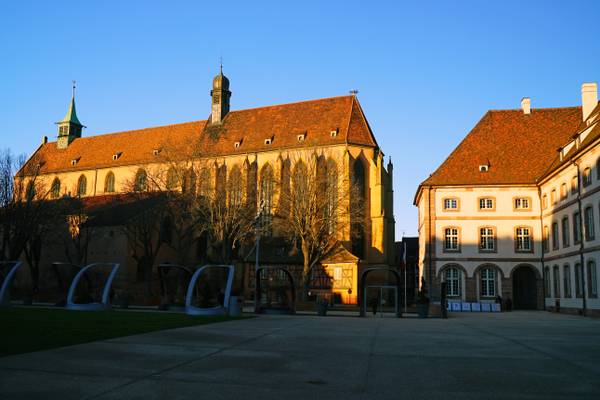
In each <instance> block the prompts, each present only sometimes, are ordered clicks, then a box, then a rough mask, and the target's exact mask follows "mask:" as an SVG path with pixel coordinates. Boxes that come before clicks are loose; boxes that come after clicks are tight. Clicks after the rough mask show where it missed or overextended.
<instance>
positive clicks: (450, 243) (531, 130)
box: [415, 84, 600, 313]
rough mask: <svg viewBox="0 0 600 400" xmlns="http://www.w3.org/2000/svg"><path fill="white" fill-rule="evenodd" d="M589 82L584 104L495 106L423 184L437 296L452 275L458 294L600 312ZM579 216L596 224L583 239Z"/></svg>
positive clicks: (425, 273) (426, 269) (424, 272)
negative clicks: (577, 225)
mask: <svg viewBox="0 0 600 400" xmlns="http://www.w3.org/2000/svg"><path fill="white" fill-rule="evenodd" d="M589 86H590V85H589V84H586V85H584V87H583V88H582V98H583V107H581V108H564V109H542V110H536V109H533V110H532V109H531V102H530V100H529V99H524V101H523V102H522V108H521V110H506V111H491V112H489V113H488V114H486V116H485V117H484V118H483V119H482V121H480V123H479V124H478V125H477V126H476V127H475V128H474V129H473V131H472V132H471V133H470V134H469V136H467V138H466V139H465V141H463V143H461V144H460V145H459V147H458V148H457V149H456V150H455V151H454V152H453V153H452V155H451V156H450V157H449V158H448V159H447V160H446V162H445V163H444V164H442V166H441V167H440V168H438V170H437V171H436V172H435V173H434V174H432V176H431V177H430V178H428V179H427V180H426V181H424V182H423V183H422V184H421V185H420V186H419V189H418V191H417V194H416V196H415V205H416V206H417V207H418V210H419V220H418V221H419V238H420V250H419V265H420V273H421V276H422V278H424V282H425V283H426V287H427V288H428V289H429V290H430V291H431V295H432V298H433V300H434V302H436V301H437V302H439V299H440V290H439V288H440V283H441V282H442V281H446V282H447V286H448V299H449V300H457V301H467V302H494V301H496V296H501V297H502V299H503V300H504V306H505V307H506V306H507V304H506V301H507V300H510V304H508V305H509V306H510V305H512V307H514V308H521V309H522V308H525V309H529V308H536V309H542V308H555V307H556V306H559V307H560V308H561V309H562V310H567V311H570V312H580V313H582V312H587V313H598V312H599V311H600V302H599V301H598V294H597V292H598V289H597V287H598V283H599V280H598V273H597V271H596V263H597V262H600V259H599V257H600V254H598V251H600V246H599V244H600V235H598V233H597V232H598V229H600V223H599V222H600V218H599V215H600V197H598V196H600V195H598V194H597V193H598V192H600V158H599V156H600V148H599V147H598V145H599V143H600V123H599V119H600V118H599V116H598V114H600V106H598V101H597V96H596V97H594V96H590V95H589ZM584 89H585V90H584ZM574 116H578V117H579V119H578V120H575V119H574ZM550 132H552V135H553V136H552V137H548V136H546V137H544V136H543V135H544V134H546V135H549V134H550ZM494 135H495V136H494ZM533 138H536V139H537V138H540V140H545V141H543V142H539V141H538V142H537V143H536V142H535V141H534V140H533ZM572 138H573V139H572ZM557 140H560V151H559V154H556V150H555V148H556V147H553V146H552V145H551V143H549V142H552V141H557ZM465 157H469V158H468V159H467V158H465ZM511 161H512V162H511ZM467 164H468V165H467ZM465 166H466V168H469V169H466V170H465V172H464V173H462V176H461V174H457V169H460V168H463V167H465ZM524 168H525V169H528V170H527V171H526V172H525V173H523V172H522V171H523V169H524ZM584 181H585V182H586V183H585V184H584V183H583V182H584ZM586 210H588V211H586ZM586 212H587V214H586ZM577 213H579V214H577ZM578 215H579V216H582V218H584V219H585V217H586V216H587V218H588V223H586V224H583V225H585V226H582V227H581V228H579V236H580V237H581V239H580V240H577V241H576V240H575V238H574V237H573V236H574V235H575V232H574V231H573V229H574V224H575V222H574V221H575V219H576V218H578ZM563 221H565V222H563ZM586 232H587V233H586ZM590 232H591V234H590ZM575 265H577V268H578V271H577V273H576V272H575ZM581 265H584V266H585V267H584V268H581ZM555 270H556V272H555ZM555 278H557V279H558V280H559V282H558V283H556V284H555ZM577 279H579V280H580V282H579V283H577V287H578V288H579V289H578V290H579V293H576V290H575V285H576V282H577ZM584 290H585V293H583V291H584ZM565 291H566V293H565ZM584 303H585V304H584ZM438 304H439V303H438Z"/></svg>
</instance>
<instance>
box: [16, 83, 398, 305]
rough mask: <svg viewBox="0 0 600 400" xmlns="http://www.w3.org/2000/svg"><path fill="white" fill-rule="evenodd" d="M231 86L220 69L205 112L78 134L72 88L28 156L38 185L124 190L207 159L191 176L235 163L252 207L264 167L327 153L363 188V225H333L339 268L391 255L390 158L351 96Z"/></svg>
mask: <svg viewBox="0 0 600 400" xmlns="http://www.w3.org/2000/svg"><path fill="white" fill-rule="evenodd" d="M229 86H230V83H229V80H228V79H227V78H226V77H225V76H224V75H223V73H222V72H221V73H220V74H218V75H217V76H216V77H215V78H214V80H213V88H212V91H211V93H210V94H211V100H212V104H211V112H210V114H209V116H208V118H207V119H205V120H198V121H192V122H186V123H181V124H175V125H168V126H159V127H152V128H145V129H138V130H131V131H125V132H117V133H108V134H97V135H90V134H82V131H83V128H85V127H84V126H83V124H82V123H81V122H80V120H79V119H78V116H77V114H76V109H75V97H74V96H73V99H72V100H71V103H70V106H69V110H68V112H67V115H66V116H65V118H63V119H62V120H61V121H60V122H57V125H58V139H57V141H48V139H47V138H46V137H44V139H43V141H42V144H41V146H39V148H38V149H37V150H36V151H35V152H34V154H33V155H32V156H31V157H30V159H29V161H28V164H29V165H33V164H36V165H38V166H39V171H40V174H41V177H40V178H41V181H42V183H41V186H43V187H45V188H46V190H47V191H48V192H49V197H51V198H62V197H81V198H84V199H86V198H96V197H97V198H101V199H106V198H110V196H115V195H118V194H120V193H121V194H122V193H125V192H127V191H128V190H130V188H131V183H132V182H133V181H134V180H135V179H136V176H138V175H139V173H140V171H150V170H161V169H163V170H164V169H167V168H168V166H169V164H170V163H172V162H173V161H182V160H183V161H186V162H189V163H196V164H198V165H202V166H204V167H205V168H204V167H203V172H206V174H205V175H202V176H198V177H197V178H198V179H197V181H196V183H197V185H198V186H199V187H205V186H208V187H210V188H212V190H218V187H219V185H225V184H226V182H225V181H223V180H222V179H221V178H220V177H221V175H220V174H224V175H223V176H227V174H229V172H230V171H233V170H236V171H238V170H239V171H241V173H242V175H243V177H242V178H243V182H244V188H243V196H244V198H245V199H246V200H247V201H248V202H249V204H251V205H252V207H256V203H257V202H258V201H259V199H260V198H261V197H263V195H262V194H261V193H260V190H261V185H260V182H261V179H263V178H262V176H263V174H264V172H265V171H266V170H269V171H272V173H274V176H283V175H285V171H286V168H288V169H289V168H293V167H294V165H293V164H294V163H295V162H296V161H298V160H299V159H303V160H306V161H307V160H310V159H314V157H315V156H316V157H317V158H319V157H320V158H327V159H332V160H335V163H336V168H337V171H338V175H339V179H340V182H343V181H344V179H345V178H348V179H346V181H357V182H360V183H361V184H362V185H363V187H364V195H365V202H364V207H365V212H364V215H365V219H364V221H361V225H362V232H364V233H363V234H362V235H359V236H356V237H351V235H350V233H349V231H350V229H339V232H338V233H337V234H338V235H339V240H340V243H342V244H343V245H344V246H346V247H347V248H348V249H349V251H351V252H352V254H353V257H352V260H351V261H352V263H353V264H354V270H353V271H350V272H347V271H344V276H347V275H348V274H352V275H353V279H352V280H351V281H352V282H356V280H357V275H358V270H357V268H358V267H359V266H358V264H359V263H360V264H361V265H373V264H389V262H390V261H391V260H392V257H393V255H392V251H393V244H394V217H393V206H392V203H393V191H392V164H391V161H390V162H388V163H387V165H385V163H384V154H383V152H382V151H381V149H380V148H379V146H378V144H377V141H376V140H375V137H374V134H373V132H372V130H371V128H370V126H369V124H368V122H367V119H366V117H365V115H364V113H363V110H362V108H361V106H360V103H359V101H358V99H357V97H356V96H355V95H348V96H339V97H332V98H324V99H318V100H309V101H301V102H296V103H290V104H280V105H274V106H267V107H259V108H253V109H247V110H230V98H231V91H230V90H229V89H230V88H229ZM24 170H27V168H25V169H24ZM144 173H145V172H144ZM343 186H344V185H341V184H340V189H341V190H343V189H342V187H343ZM252 196H253V197H252ZM274 196H275V197H276V194H274ZM340 198H343V196H340ZM88 203H89V201H88ZM349 254H350V253H349ZM102 261H111V260H102ZM122 261H123V262H127V260H122ZM334 286H335V282H334ZM338 286H339V287H338V289H339V291H342V292H343V293H346V297H345V298H346V299H348V301H350V302H352V301H356V294H357V288H356V287H342V286H343V285H341V286H340V285H338ZM348 293H353V295H352V296H348Z"/></svg>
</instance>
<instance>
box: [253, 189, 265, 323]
mask: <svg viewBox="0 0 600 400" xmlns="http://www.w3.org/2000/svg"><path fill="white" fill-rule="evenodd" d="M263 207H264V201H263V200H261V201H260V205H259V206H258V210H257V213H256V218H255V219H254V231H255V235H256V236H255V238H256V243H255V245H254V247H255V249H254V250H255V255H256V257H255V260H254V279H255V282H254V312H255V313H258V312H259V307H260V276H259V271H258V268H259V265H258V264H259V252H260V220H261V218H262V213H263Z"/></svg>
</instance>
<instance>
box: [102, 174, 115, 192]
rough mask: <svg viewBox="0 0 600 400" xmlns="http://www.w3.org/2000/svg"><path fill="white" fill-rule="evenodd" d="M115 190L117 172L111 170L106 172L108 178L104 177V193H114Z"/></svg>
mask: <svg viewBox="0 0 600 400" xmlns="http://www.w3.org/2000/svg"><path fill="white" fill-rule="evenodd" d="M114 192H115V174H113V173H112V171H109V173H108V174H106V178H104V193H114Z"/></svg>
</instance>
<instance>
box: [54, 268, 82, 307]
mask: <svg viewBox="0 0 600 400" xmlns="http://www.w3.org/2000/svg"><path fill="white" fill-rule="evenodd" d="M60 266H69V267H73V268H74V269H76V270H77V272H79V271H81V266H79V265H76V264H72V263H68V262H62V261H54V262H53V263H52V264H50V267H51V269H52V271H53V272H54V274H55V275H56V280H57V281H58V285H59V286H60V291H61V299H60V300H59V301H58V303H57V304H59V303H61V302H63V301H64V302H65V305H66V303H67V296H68V295H69V289H70V287H71V282H73V280H72V279H71V282H63V281H62V279H61V276H60V272H59V270H58V268H59V267H60ZM77 272H76V273H75V275H74V276H73V279H75V276H77Z"/></svg>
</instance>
